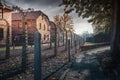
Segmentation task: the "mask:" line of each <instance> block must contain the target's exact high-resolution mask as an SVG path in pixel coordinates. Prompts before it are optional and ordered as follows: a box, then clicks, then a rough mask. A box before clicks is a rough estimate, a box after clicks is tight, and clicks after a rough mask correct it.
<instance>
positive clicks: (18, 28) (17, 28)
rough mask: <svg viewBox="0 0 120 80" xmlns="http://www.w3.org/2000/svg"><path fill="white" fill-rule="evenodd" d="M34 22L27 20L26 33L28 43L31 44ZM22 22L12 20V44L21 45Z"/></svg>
mask: <svg viewBox="0 0 120 80" xmlns="http://www.w3.org/2000/svg"><path fill="white" fill-rule="evenodd" d="M35 26H36V20H27V33H28V42H30V43H33V39H34V32H35V31H37V29H36V27H35ZM22 32H23V28H22V21H21V20H12V35H13V39H12V42H13V43H15V44H18V43H19V42H20V43H22V39H21V38H22Z"/></svg>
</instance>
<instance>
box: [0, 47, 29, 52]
mask: <svg viewBox="0 0 120 80" xmlns="http://www.w3.org/2000/svg"><path fill="white" fill-rule="evenodd" d="M29 47H31V46H28V48H29ZM17 49H22V46H15V50H17ZM5 50H6V48H5V47H0V51H5ZM10 50H13V46H11V47H10Z"/></svg>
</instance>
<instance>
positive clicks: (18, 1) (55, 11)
mask: <svg viewBox="0 0 120 80" xmlns="http://www.w3.org/2000/svg"><path fill="white" fill-rule="evenodd" d="M6 2H8V3H10V4H13V5H18V6H19V7H21V8H23V9H27V8H34V9H35V10H41V11H43V12H44V13H45V14H46V15H48V17H49V18H50V20H52V21H53V16H55V15H62V14H63V11H64V7H59V6H58V5H59V4H60V3H62V0H6ZM70 15H71V16H72V17H73V22H74V29H75V33H77V34H82V33H83V32H84V31H88V32H89V33H93V30H92V26H91V24H90V23H88V22H87V19H82V18H80V17H78V16H77V14H76V13H74V12H72V13H70Z"/></svg>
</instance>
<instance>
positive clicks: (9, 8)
mask: <svg viewBox="0 0 120 80" xmlns="http://www.w3.org/2000/svg"><path fill="white" fill-rule="evenodd" d="M2 9H3V12H11V11H13V9H12V7H11V6H8V5H7V4H3V3H1V2H0V12H2Z"/></svg>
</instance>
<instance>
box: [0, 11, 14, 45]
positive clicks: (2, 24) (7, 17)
mask: <svg viewBox="0 0 120 80" xmlns="http://www.w3.org/2000/svg"><path fill="white" fill-rule="evenodd" d="M3 19H5V20H6V21H7V22H8V25H9V29H10V33H9V34H10V43H11V39H12V38H11V37H12V33H11V32H12V28H11V12H4V14H3ZM8 25H7V23H6V22H5V21H4V20H2V19H0V29H3V35H4V36H3V39H1V40H0V44H3V45H5V43H6V34H7V27H8Z"/></svg>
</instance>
